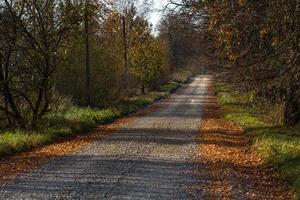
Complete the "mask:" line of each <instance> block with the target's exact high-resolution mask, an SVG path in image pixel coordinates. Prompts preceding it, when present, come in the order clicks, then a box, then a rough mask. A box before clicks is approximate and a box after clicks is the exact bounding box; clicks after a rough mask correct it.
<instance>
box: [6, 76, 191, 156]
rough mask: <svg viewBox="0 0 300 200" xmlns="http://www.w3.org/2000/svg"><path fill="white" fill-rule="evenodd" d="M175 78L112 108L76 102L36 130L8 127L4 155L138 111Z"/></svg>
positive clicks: (169, 87)
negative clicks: (81, 104)
mask: <svg viewBox="0 0 300 200" xmlns="http://www.w3.org/2000/svg"><path fill="white" fill-rule="evenodd" d="M190 75H191V74H190V73H189V72H187V71H182V72H178V74H177V75H176V76H180V79H181V81H186V80H187V79H188V78H189V76H190ZM181 81H178V80H174V81H170V82H169V83H167V84H164V85H162V86H161V87H160V89H159V90H158V91H151V92H149V93H147V94H141V95H137V96H134V97H131V98H127V99H124V100H122V101H121V102H120V103H119V104H117V105H116V106H114V107H111V108H104V109H101V108H91V107H79V106H76V105H72V106H70V107H68V108H66V109H65V110H62V111H57V112H50V113H48V114H47V115H46V116H45V117H44V118H43V119H42V122H41V124H40V127H39V128H38V129H36V130H34V131H32V130H31V131H30V130H28V131H26V130H22V129H19V130H12V131H9V130H6V131H2V132H1V133H0V156H1V157H3V156H8V155H13V154H16V153H20V152H22V151H25V150H29V149H32V148H34V147H38V146H41V145H45V144H50V143H53V142H55V141H58V140H60V139H63V138H67V137H72V136H75V135H76V134H79V133H84V132H88V131H92V130H93V129H94V128H96V127H97V126H98V125H101V124H105V123H110V122H112V121H114V120H115V119H116V118H118V117H121V116H124V115H128V114H130V113H134V112H136V111H138V110H139V109H142V108H144V107H145V106H147V105H149V104H150V103H152V102H154V101H156V100H159V99H161V98H164V97H167V96H168V95H170V94H171V93H172V92H173V91H175V90H176V89H177V88H178V87H179V86H180V85H181V84H182V83H183V82H181Z"/></svg>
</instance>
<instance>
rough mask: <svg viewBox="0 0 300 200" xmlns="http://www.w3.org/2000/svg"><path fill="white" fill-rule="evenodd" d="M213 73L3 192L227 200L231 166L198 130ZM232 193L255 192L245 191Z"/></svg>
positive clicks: (13, 195)
mask: <svg viewBox="0 0 300 200" xmlns="http://www.w3.org/2000/svg"><path fill="white" fill-rule="evenodd" d="M211 78H212V77H210V76H198V77H195V78H194V79H193V80H192V82H191V83H189V84H187V85H186V86H184V87H183V88H182V89H180V90H179V91H178V92H177V93H176V94H173V95H172V96H171V97H170V98H169V99H168V100H167V101H163V103H165V104H164V106H163V108H161V109H159V110H156V109H154V110H153V112H151V113H148V114H146V115H144V116H141V117H139V118H135V119H133V120H129V122H128V123H125V124H124V125H123V126H122V127H121V128H118V130H116V131H115V132H113V133H112V134H108V135H106V136H105V137H104V138H101V139H99V140H97V141H95V142H92V143H91V144H89V145H87V146H86V147H85V148H84V149H82V150H80V151H79V152H76V153H69V154H67V155H64V156H60V157H57V158H54V159H52V160H50V161H49V162H48V163H47V164H44V165H42V166H40V167H37V168H36V169H33V170H27V171H25V172H23V173H21V174H20V175H19V176H17V178H16V179H14V180H13V181H11V182H8V183H5V184H3V185H2V186H0V199H18V200H19V199H138V200H140V199H222V198H223V197H224V195H223V193H224V190H228V188H227V187H220V186H223V185H224V186H226V184H227V183H228V178H227V177H225V176H222V173H220V172H222V170H225V169H226V168H215V166H213V165H212V163H214V162H212V161H211V160H209V159H208V158H206V157H205V155H208V154H206V150H207V149H205V148H204V147H205V146H203V144H205V142H206V143H207V144H208V143H209V141H205V139H207V138H206V135H205V133H203V134H202V135H200V137H199V126H200V124H201V122H202V120H201V116H202V114H203V111H202V109H203V108H204V106H205V105H206V104H207V103H208V102H210V99H209V98H210V97H209V96H208V94H207V91H208V90H207V89H208V86H209V84H210V82H211ZM204 114H205V113H204ZM204 122H205V121H204ZM202 128H203V126H202ZM202 136H203V137H202ZM199 138H200V139H199ZM210 142H211V141H210ZM200 147H201V148H200ZM199 148H200V152H199ZM201 151H203V153H201ZM213 169H215V170H217V171H218V174H216V173H213V172H214V171H213ZM235 180H236V181H237V184H239V183H240V182H241V183H242V182H244V180H237V179H235ZM239 181H240V182H239ZM234 186H235V185H233V186H232V184H231V185H230V187H234ZM216 188H217V189H216ZM218 188H221V189H218ZM232 191H236V190H232ZM239 191H240V190H239ZM229 193H232V192H231V190H230V191H229ZM266 195H267V194H266ZM266 195H265V196H266ZM229 197H230V198H234V199H249V196H247V195H246V194H244V193H243V191H241V192H239V193H238V194H235V195H233V196H232V195H231V196H229ZM250 199H251V198H250Z"/></svg>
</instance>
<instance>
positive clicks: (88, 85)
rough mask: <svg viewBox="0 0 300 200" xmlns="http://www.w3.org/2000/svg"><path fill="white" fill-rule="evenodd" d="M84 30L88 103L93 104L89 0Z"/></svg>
mask: <svg viewBox="0 0 300 200" xmlns="http://www.w3.org/2000/svg"><path fill="white" fill-rule="evenodd" d="M84 30H85V68H86V104H87V105H88V106H89V105H90V104H91V89H90V80H91V79H90V41H89V40H90V38H89V37H90V35H89V31H90V30H89V17H88V0H86V2H85V13H84Z"/></svg>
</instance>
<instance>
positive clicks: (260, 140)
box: [216, 83, 300, 199]
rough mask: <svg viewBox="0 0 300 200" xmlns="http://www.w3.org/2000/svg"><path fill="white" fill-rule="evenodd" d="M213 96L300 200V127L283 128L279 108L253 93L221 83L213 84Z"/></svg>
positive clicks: (226, 116)
mask: <svg viewBox="0 0 300 200" xmlns="http://www.w3.org/2000/svg"><path fill="white" fill-rule="evenodd" d="M216 92H217V94H218V97H219V103H220V104H221V105H222V109H223V110H224V111H225V115H224V117H225V118H226V119H228V120H231V121H233V122H234V123H236V124H239V125H243V126H244V127H245V131H246V133H247V134H251V135H252V136H253V138H254V141H253V142H254V144H253V145H255V147H257V151H258V153H259V154H260V155H261V156H262V158H263V159H264V161H265V163H266V164H269V165H271V166H273V167H275V168H276V169H277V170H278V172H279V173H280V176H281V178H282V179H283V180H285V181H286V182H287V183H288V184H289V185H290V186H291V188H292V190H293V191H295V192H296V194H297V199H300V124H299V125H297V126H295V127H292V128H288V127H285V126H283V125H282V123H281V121H282V119H281V117H280V116H282V115H281V107H280V105H271V104H267V103H261V100H260V101H259V102H258V101H256V100H255V95H254V93H247V92H241V91H238V90H236V89H235V88H233V87H230V86H227V87H226V86H225V85H224V84H222V83H217V84H216Z"/></svg>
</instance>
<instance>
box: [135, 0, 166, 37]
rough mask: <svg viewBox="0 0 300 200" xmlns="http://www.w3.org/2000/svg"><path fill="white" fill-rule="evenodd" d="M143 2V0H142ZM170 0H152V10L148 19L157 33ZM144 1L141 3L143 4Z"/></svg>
mask: <svg viewBox="0 0 300 200" xmlns="http://www.w3.org/2000/svg"><path fill="white" fill-rule="evenodd" d="M140 1H141V2H142V1H143V0H140ZM167 2H168V0H152V6H151V12H150V13H149V14H148V20H149V22H150V23H151V24H152V25H153V32H154V33H156V32H157V31H156V28H157V26H158V24H159V21H160V19H161V18H162V16H163V12H162V10H163V9H164V7H165V6H166V5H167ZM141 4H142V3H140V5H141Z"/></svg>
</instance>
